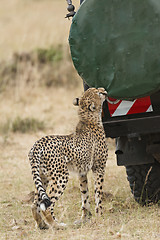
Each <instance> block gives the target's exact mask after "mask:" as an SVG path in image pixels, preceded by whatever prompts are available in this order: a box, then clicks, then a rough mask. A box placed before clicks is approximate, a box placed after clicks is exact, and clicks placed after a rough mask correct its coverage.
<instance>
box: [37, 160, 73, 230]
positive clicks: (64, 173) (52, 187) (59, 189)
mask: <svg viewBox="0 0 160 240" xmlns="http://www.w3.org/2000/svg"><path fill="white" fill-rule="evenodd" d="M68 176H69V173H68V168H67V165H66V164H65V163H64V164H62V165H61V168H60V167H59V169H58V171H57V170H56V169H55V171H54V172H53V173H52V176H51V179H50V181H49V184H48V196H49V198H50V201H51V205H50V206H49V207H48V208H47V209H46V210H45V211H43V210H41V212H42V214H43V216H44V218H45V220H46V221H47V223H48V224H49V225H50V226H52V227H54V228H56V229H61V228H62V229H63V228H65V227H66V224H64V223H59V222H58V221H57V219H56V218H55V216H54V206H55V203H56V202H57V201H58V199H59V197H60V196H61V195H62V194H63V192H64V190H65V188H66V184H67V182H68Z"/></svg>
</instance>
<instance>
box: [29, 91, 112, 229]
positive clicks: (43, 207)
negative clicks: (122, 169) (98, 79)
mask: <svg viewBox="0 0 160 240" xmlns="http://www.w3.org/2000/svg"><path fill="white" fill-rule="evenodd" d="M106 95H107V92H106V91H105V90H104V88H98V89H96V88H89V89H88V90H87V91H86V92H84V93H83V95H82V96H81V97H80V98H76V99H75V100H74V102H73V104H74V105H76V106H78V116H79V122H78V124H77V126H76V130H75V132H73V133H72V134H70V135H65V136H57V135H51V136H46V137H43V138H41V139H40V140H38V141H37V142H36V143H35V144H34V145H33V147H32V149H31V150H30V152H29V160H30V165H31V170H32V175H33V181H34V184H35V188H36V192H35V198H34V203H33V206H32V213H33V217H34V219H35V221H36V223H37V226H38V227H39V228H40V229H46V228H48V224H49V225H51V226H54V227H56V228H59V227H64V226H65V225H64V224H63V223H58V221H57V220H56V218H55V216H54V206H55V202H56V201H57V200H58V199H59V197H60V196H61V195H62V194H63V192H64V190H65V188H66V184H67V182H68V176H69V172H70V171H74V172H76V173H77V174H78V176H79V181H80V191H81V196H82V216H81V220H80V222H85V221H86V219H87V218H89V217H90V216H91V212H90V202H89V193H88V184H87V173H88V172H89V171H90V170H92V172H93V175H94V178H95V203H96V207H95V211H96V214H98V215H101V214H102V186H103V181H104V173H105V166H106V160H107V151H108V149H107V143H106V137H105V132H104V129H103V125H102V119H101V115H102V105H103V102H104V100H105V97H106ZM46 191H47V193H46ZM47 194H48V195H47Z"/></svg>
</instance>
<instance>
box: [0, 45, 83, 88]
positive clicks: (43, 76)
mask: <svg viewBox="0 0 160 240" xmlns="http://www.w3.org/2000/svg"><path fill="white" fill-rule="evenodd" d="M79 82H80V81H79V79H78V75H77V73H76V71H75V69H74V67H73V64H72V60H71V57H70V55H69V49H68V47H67V48H65V47H64V46H62V45H51V46H50V47H47V48H36V49H33V50H32V51H30V52H21V53H17V52H16V53H14V54H13V56H12V58H11V60H9V61H0V91H4V90H8V89H9V88H16V87H17V88H23V89H24V88H26V87H32V88H33V87H36V88H37V86H42V87H43V86H45V87H55V86H56V87H57V86H61V87H62V86H67V87H68V86H74V87H75V86H77V85H78V83H79Z"/></svg>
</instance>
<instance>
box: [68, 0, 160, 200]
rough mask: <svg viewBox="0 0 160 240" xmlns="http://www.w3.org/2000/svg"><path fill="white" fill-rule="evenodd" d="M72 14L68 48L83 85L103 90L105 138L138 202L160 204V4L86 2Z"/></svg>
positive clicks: (143, 0) (156, 0)
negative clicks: (110, 141) (110, 142)
mask: <svg viewBox="0 0 160 240" xmlns="http://www.w3.org/2000/svg"><path fill="white" fill-rule="evenodd" d="M67 2H68V10H69V14H68V15H67V17H71V16H73V15H74V17H73V20H72V25H71V29H70V36H69V44H70V50H71V55H72V60H73V63H74V66H75V68H76V70H77V72H78V73H79V75H80V76H81V77H82V79H83V81H84V89H85V90H86V89H87V88H88V87H104V88H105V89H106V90H107V92H108V98H107V100H106V101H105V103H104V106H103V124H104V129H105V133H106V137H110V138H115V139H116V149H115V153H116V156H117V165H118V166H125V168H126V173H127V179H128V181H129V184H130V188H131V192H132V194H133V195H134V198H135V200H136V201H137V202H139V203H141V204H143V205H144V204H148V203H150V202H158V201H159V200H160V31H159V29H160V3H159V0H141V1H139V0H134V1H133V0H127V1H126V0H113V1H109V0H101V1H96V0H85V1H81V6H80V8H79V10H78V11H77V13H76V14H75V11H74V7H73V5H72V2H71V1H70V0H67Z"/></svg>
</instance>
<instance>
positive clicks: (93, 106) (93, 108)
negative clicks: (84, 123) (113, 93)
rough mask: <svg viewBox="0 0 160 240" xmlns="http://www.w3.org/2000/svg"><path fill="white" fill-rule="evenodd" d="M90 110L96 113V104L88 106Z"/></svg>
mask: <svg viewBox="0 0 160 240" xmlns="http://www.w3.org/2000/svg"><path fill="white" fill-rule="evenodd" d="M88 109H89V110H90V111H91V112H94V111H95V109H96V107H95V104H94V102H92V103H91V104H90V105H89V106H88Z"/></svg>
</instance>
